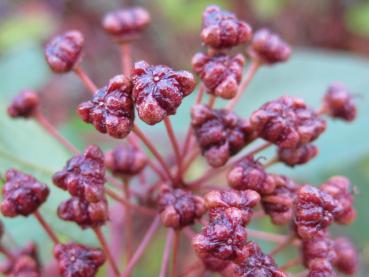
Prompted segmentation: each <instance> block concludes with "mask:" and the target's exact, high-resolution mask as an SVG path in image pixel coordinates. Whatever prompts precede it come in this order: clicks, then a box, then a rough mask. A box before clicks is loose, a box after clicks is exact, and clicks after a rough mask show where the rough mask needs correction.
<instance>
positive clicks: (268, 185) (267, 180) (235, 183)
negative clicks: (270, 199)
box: [227, 157, 275, 195]
mask: <svg viewBox="0 0 369 277" xmlns="http://www.w3.org/2000/svg"><path fill="white" fill-rule="evenodd" d="M227 180H228V184H229V185H230V186H231V187H232V188H234V189H237V190H245V189H251V190H255V191H257V192H258V193H260V195H264V194H269V193H271V192H273V191H274V188H275V181H274V178H273V177H272V176H270V175H269V174H268V173H267V172H266V171H265V170H264V168H263V166H262V164H261V163H259V162H258V161H256V160H255V159H254V158H253V157H246V158H245V159H243V160H242V161H240V162H239V163H237V164H236V165H235V166H234V167H233V168H232V169H231V171H230V172H229V173H228V176H227Z"/></svg>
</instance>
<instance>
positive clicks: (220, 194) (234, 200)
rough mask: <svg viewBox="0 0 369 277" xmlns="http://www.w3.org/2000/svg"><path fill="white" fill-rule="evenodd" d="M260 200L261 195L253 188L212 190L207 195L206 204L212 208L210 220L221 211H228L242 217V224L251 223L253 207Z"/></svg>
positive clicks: (232, 215) (236, 217)
mask: <svg viewBox="0 0 369 277" xmlns="http://www.w3.org/2000/svg"><path fill="white" fill-rule="evenodd" d="M259 202H260V195H259V194H258V193H257V192H256V191H253V190H244V191H236V190H227V191H211V192H209V193H207V194H206V195H205V205H206V207H207V208H208V210H210V214H209V216H210V220H212V221H213V220H216V217H218V215H219V214H220V213H228V215H229V216H230V217H234V218H235V219H237V220H238V218H239V217H241V224H242V225H246V224H248V223H249V221H250V219H251V216H252V208H254V207H255V206H256V205H257V204H258V203H259ZM236 209H238V210H239V211H237V210H236ZM220 211H221V212H220Z"/></svg>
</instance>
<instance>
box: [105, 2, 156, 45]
mask: <svg viewBox="0 0 369 277" xmlns="http://www.w3.org/2000/svg"><path fill="white" fill-rule="evenodd" d="M149 24H150V14H149V13H148V12H147V11H146V10H145V9H144V8H142V7H132V8H128V9H121V10H117V11H112V12H109V13H108V14H106V15H105V16H104V19H103V22H102V25H103V27H104V29H105V31H106V32H107V33H109V34H111V35H113V36H114V37H115V38H117V39H118V40H120V41H127V40H132V39H135V38H137V36H139V35H140V34H141V32H142V31H143V30H144V29H145V28H146V27H147V26H148V25H149Z"/></svg>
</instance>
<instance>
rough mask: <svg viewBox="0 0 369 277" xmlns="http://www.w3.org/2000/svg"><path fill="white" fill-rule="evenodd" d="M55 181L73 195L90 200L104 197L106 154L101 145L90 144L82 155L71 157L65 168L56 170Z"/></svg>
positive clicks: (96, 200) (95, 200) (93, 200)
mask: <svg viewBox="0 0 369 277" xmlns="http://www.w3.org/2000/svg"><path fill="white" fill-rule="evenodd" d="M53 182H54V184H55V185H56V186H58V187H60V188H61V189H64V190H68V192H69V193H70V194H71V195H72V196H76V197H79V198H81V199H84V200H86V201H88V202H99V201H100V200H102V199H104V198H105V196H104V183H105V166H104V154H103V152H102V151H101V150H100V148H99V147H97V146H95V145H90V146H88V147H87V148H86V149H85V152H84V153H83V154H81V155H77V156H74V157H73V158H71V159H70V160H69V161H68V162H67V164H66V166H65V167H64V169H63V170H61V171H59V172H56V173H55V174H54V176H53Z"/></svg>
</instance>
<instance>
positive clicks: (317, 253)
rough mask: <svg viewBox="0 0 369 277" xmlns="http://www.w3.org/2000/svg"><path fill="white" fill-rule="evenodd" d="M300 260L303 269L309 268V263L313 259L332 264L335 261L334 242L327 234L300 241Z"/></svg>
mask: <svg viewBox="0 0 369 277" xmlns="http://www.w3.org/2000/svg"><path fill="white" fill-rule="evenodd" d="M301 252H302V258H303V263H304V265H305V267H307V268H309V265H310V262H311V261H313V260H315V259H325V260H327V261H329V262H333V261H334V260H335V259H336V252H335V250H334V242H333V240H332V239H331V238H330V237H329V235H328V234H325V235H323V236H321V237H320V236H318V237H314V238H311V239H306V240H302V248H301Z"/></svg>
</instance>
